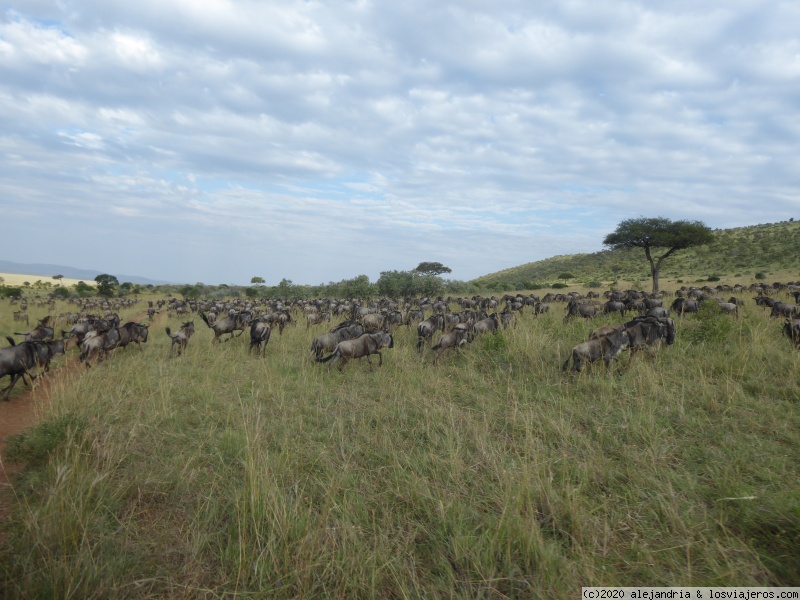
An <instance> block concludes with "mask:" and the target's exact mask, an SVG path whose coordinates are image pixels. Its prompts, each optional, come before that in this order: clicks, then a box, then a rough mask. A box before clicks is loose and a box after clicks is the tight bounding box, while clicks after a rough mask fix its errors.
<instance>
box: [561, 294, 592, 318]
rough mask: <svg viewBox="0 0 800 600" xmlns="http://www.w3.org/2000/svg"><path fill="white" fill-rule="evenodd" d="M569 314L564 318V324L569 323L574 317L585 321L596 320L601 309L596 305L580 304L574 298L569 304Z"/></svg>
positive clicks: (567, 309)
mask: <svg viewBox="0 0 800 600" xmlns="http://www.w3.org/2000/svg"><path fill="white" fill-rule="evenodd" d="M566 311H567V314H566V316H565V317H564V323H568V322H569V320H570V318H572V317H583V318H584V319H594V318H595V317H596V316H597V313H599V312H600V308H599V307H597V306H595V305H594V304H584V303H582V302H578V301H577V300H575V299H574V298H573V299H572V300H570V301H569V303H567V308H566Z"/></svg>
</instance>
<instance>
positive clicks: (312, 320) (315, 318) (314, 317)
mask: <svg viewBox="0 0 800 600" xmlns="http://www.w3.org/2000/svg"><path fill="white" fill-rule="evenodd" d="M323 321H327V322H328V323H330V321H331V313H329V312H323V313H320V312H312V313H308V314H307V315H306V329H308V328H309V327H311V326H312V325H319V324H320V323H322V322H323Z"/></svg>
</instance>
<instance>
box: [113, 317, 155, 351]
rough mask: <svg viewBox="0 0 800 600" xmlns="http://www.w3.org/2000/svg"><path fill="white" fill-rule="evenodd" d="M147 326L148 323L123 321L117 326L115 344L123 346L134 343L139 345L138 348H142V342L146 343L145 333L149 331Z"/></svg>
mask: <svg viewBox="0 0 800 600" xmlns="http://www.w3.org/2000/svg"><path fill="white" fill-rule="evenodd" d="M148 327H149V326H148V325H142V324H141V323H134V322H133V321H131V322H129V323H125V325H123V326H122V327H120V328H119V343H118V344H117V346H118V347H119V348H125V347H127V345H128V344H130V343H134V344H136V345H137V346H138V347H139V350H143V348H142V344H146V343H147V335H148V333H149V332H150V330H149V329H148Z"/></svg>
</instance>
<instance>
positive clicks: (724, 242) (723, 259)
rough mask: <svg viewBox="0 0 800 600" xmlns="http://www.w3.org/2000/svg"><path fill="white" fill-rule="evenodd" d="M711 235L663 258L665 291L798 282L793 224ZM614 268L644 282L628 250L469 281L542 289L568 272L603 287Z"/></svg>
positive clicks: (644, 268) (646, 277)
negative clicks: (710, 281)
mask: <svg viewBox="0 0 800 600" xmlns="http://www.w3.org/2000/svg"><path fill="white" fill-rule="evenodd" d="M714 237H715V241H714V243H712V244H708V245H706V246H700V247H697V248H688V249H686V250H681V251H679V252H677V253H675V254H674V255H673V256H671V257H669V258H668V259H667V260H666V261H665V262H664V266H663V267H662V269H661V285H662V286H666V287H667V289H669V285H671V284H673V289H674V288H675V287H676V285H674V284H675V283H676V282H677V281H678V280H679V279H680V280H683V281H690V282H694V281H696V280H698V279H703V280H705V279H707V278H708V277H711V276H717V277H724V278H727V279H729V280H738V281H739V282H744V283H745V284H747V282H750V281H752V279H753V276H754V275H755V274H756V273H763V274H764V275H765V276H768V277H769V280H770V281H797V280H798V279H800V267H798V265H797V257H798V256H800V222H799V221H784V222H781V223H767V224H762V225H753V226H750V227H739V228H735V229H718V230H715V231H714ZM615 267H616V268H618V269H619V277H620V278H622V279H625V280H626V281H629V282H641V283H643V285H646V284H647V282H648V281H650V270H649V265H648V263H647V260H646V259H645V256H644V252H643V251H642V250H640V249H630V250H606V251H602V252H595V253H592V254H570V255H565V256H554V257H552V258H548V259H545V260H541V261H537V262H531V263H527V264H524V265H520V266H518V267H514V268H511V269H506V270H503V271H498V272H497V273H491V274H488V275H484V276H483V277H478V278H477V279H476V280H475V282H476V283H478V284H483V285H486V284H493V283H506V284H508V285H510V286H518V285H527V286H530V285H531V284H545V285H547V284H551V283H553V282H556V281H557V280H558V278H559V275H560V274H561V273H572V274H573V275H574V276H575V278H574V281H573V282H574V283H582V284H588V283H589V282H591V281H598V282H601V283H603V284H609V283H610V282H612V281H614V273H613V271H612V269H613V268H615ZM678 285H680V284H678ZM636 287H639V286H636ZM648 289H649V287H648Z"/></svg>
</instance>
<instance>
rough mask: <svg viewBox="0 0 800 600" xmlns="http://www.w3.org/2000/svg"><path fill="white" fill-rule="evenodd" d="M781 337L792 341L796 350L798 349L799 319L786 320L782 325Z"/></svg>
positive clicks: (799, 346)
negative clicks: (783, 336)
mask: <svg viewBox="0 0 800 600" xmlns="http://www.w3.org/2000/svg"><path fill="white" fill-rule="evenodd" d="M783 335H785V336H786V337H788V338H789V339H790V340H792V342H794V345H795V346H796V347H797V348H800V319H786V322H785V323H784V324H783Z"/></svg>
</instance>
